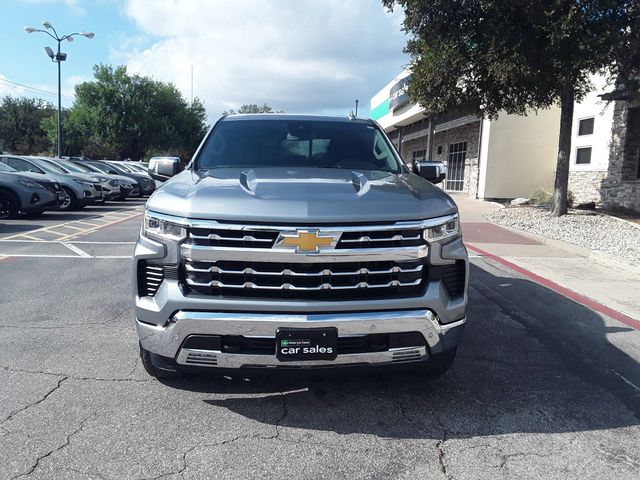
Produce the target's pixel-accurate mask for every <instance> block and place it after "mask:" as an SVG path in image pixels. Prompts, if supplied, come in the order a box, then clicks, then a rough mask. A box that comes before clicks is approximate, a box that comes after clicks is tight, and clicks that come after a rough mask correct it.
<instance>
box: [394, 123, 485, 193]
mask: <svg viewBox="0 0 640 480" xmlns="http://www.w3.org/2000/svg"><path fill="white" fill-rule="evenodd" d="M479 135H480V121H477V122H474V123H471V124H468V125H463V126H461V127H457V128H452V129H450V130H446V131H444V132H438V133H436V134H435V135H434V143H433V160H435V161H441V162H444V163H445V165H447V163H448V161H449V145H451V144H453V143H460V142H467V154H466V159H465V162H464V185H463V191H464V192H468V193H469V196H471V197H473V198H475V197H476V195H477V193H478V172H479V170H478V140H479ZM438 147H441V148H440V150H441V151H440V153H438ZM426 149H427V137H420V138H415V139H413V140H408V141H406V142H402V151H401V155H402V159H403V160H404V162H405V163H406V164H407V165H408V166H411V164H412V161H413V152H415V151H418V150H426ZM445 183H446V180H445V182H443V185H444V184H445Z"/></svg>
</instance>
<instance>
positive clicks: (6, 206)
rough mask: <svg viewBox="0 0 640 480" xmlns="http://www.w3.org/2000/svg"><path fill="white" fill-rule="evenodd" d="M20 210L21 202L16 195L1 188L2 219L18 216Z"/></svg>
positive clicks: (0, 212)
mask: <svg viewBox="0 0 640 480" xmlns="http://www.w3.org/2000/svg"><path fill="white" fill-rule="evenodd" d="M19 212H20V203H19V201H18V199H17V198H16V196H15V195H14V194H13V193H11V192H7V191H4V190H0V219H2V220H8V219H10V218H16V217H17V216H18V213H19Z"/></svg>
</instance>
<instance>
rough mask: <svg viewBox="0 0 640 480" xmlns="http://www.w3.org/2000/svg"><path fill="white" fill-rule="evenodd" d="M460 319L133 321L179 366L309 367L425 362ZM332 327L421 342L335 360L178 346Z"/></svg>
mask: <svg viewBox="0 0 640 480" xmlns="http://www.w3.org/2000/svg"><path fill="white" fill-rule="evenodd" d="M465 322H466V319H464V318H463V319H461V320H458V321H456V322H453V323H451V324H447V325H443V324H440V323H439V322H438V319H437V317H436V315H435V314H434V313H433V312H432V311H430V310H405V311H402V310H401V311H384V312H361V313H331V314H312V315H301V314H298V315H287V314H250V313H215V312H193V311H179V312H177V313H176V314H175V315H174V316H173V317H172V318H171V320H170V322H168V323H167V324H166V325H152V324H147V323H142V322H140V321H136V328H137V330H138V336H139V338H140V343H141V345H142V347H143V348H144V349H145V350H148V351H150V352H152V353H154V354H156V355H159V356H161V357H164V358H165V359H166V358H169V359H173V360H174V361H175V364H176V365H177V366H178V367H180V366H183V367H209V368H218V369H223V370H233V369H252V370H253V369H287V370H290V369H299V368H302V369H313V368H333V367H374V366H375V367H378V366H392V365H400V364H403V365H405V364H414V363H425V362H427V361H428V360H429V359H430V357H431V356H433V355H437V354H440V353H443V352H446V351H448V350H451V349H453V348H455V347H456V346H457V345H458V343H459V342H460V340H461V338H462V333H463V330H464V325H465ZM322 327H336V328H337V329H338V335H339V337H357V336H362V335H367V334H372V333H403V332H419V333H420V334H421V335H422V336H423V337H424V339H425V341H426V345H424V344H423V345H413V346H403V347H399V348H389V349H388V350H384V351H371V352H363V353H349V354H342V355H341V354H338V356H337V357H336V359H335V360H311V361H294V362H291V361H288V362H280V361H279V360H277V358H276V356H275V351H274V352H273V354H272V355H265V354H247V353H227V352H223V351H219V350H202V349H191V348H183V347H182V345H183V342H184V340H185V339H186V338H188V337H189V336H190V335H242V336H246V337H259V338H263V339H264V338H275V333H276V330H277V329H278V328H302V329H304V328H322Z"/></svg>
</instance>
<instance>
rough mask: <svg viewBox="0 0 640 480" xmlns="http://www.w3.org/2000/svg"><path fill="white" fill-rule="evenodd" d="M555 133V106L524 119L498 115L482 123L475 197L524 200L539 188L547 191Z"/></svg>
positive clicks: (557, 127) (557, 129) (557, 110)
mask: <svg viewBox="0 0 640 480" xmlns="http://www.w3.org/2000/svg"><path fill="white" fill-rule="evenodd" d="M559 132H560V108H558V107H555V106H554V107H552V108H549V109H547V110H541V111H539V112H538V113H537V114H534V113H530V114H529V115H527V116H526V117H524V116H518V115H506V114H502V115H500V116H499V118H498V119H497V120H484V121H483V126H482V145H481V150H480V180H479V189H478V197H479V198H487V199H489V198H516V197H527V198H528V197H529V196H530V195H531V194H532V193H533V192H534V191H535V190H537V189H539V188H543V189H545V190H547V191H550V189H551V187H552V186H553V178H554V173H555V166H556V156H557V151H558V134H559Z"/></svg>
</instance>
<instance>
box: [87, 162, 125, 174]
mask: <svg viewBox="0 0 640 480" xmlns="http://www.w3.org/2000/svg"><path fill="white" fill-rule="evenodd" d="M92 166H93V167H95V168H97V169H98V170H100V171H101V172H102V173H111V174H115V175H118V174H119V173H120V172H118V171H117V170H116V169H115V168H111V165H107V164H106V163H93V164H92Z"/></svg>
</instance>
